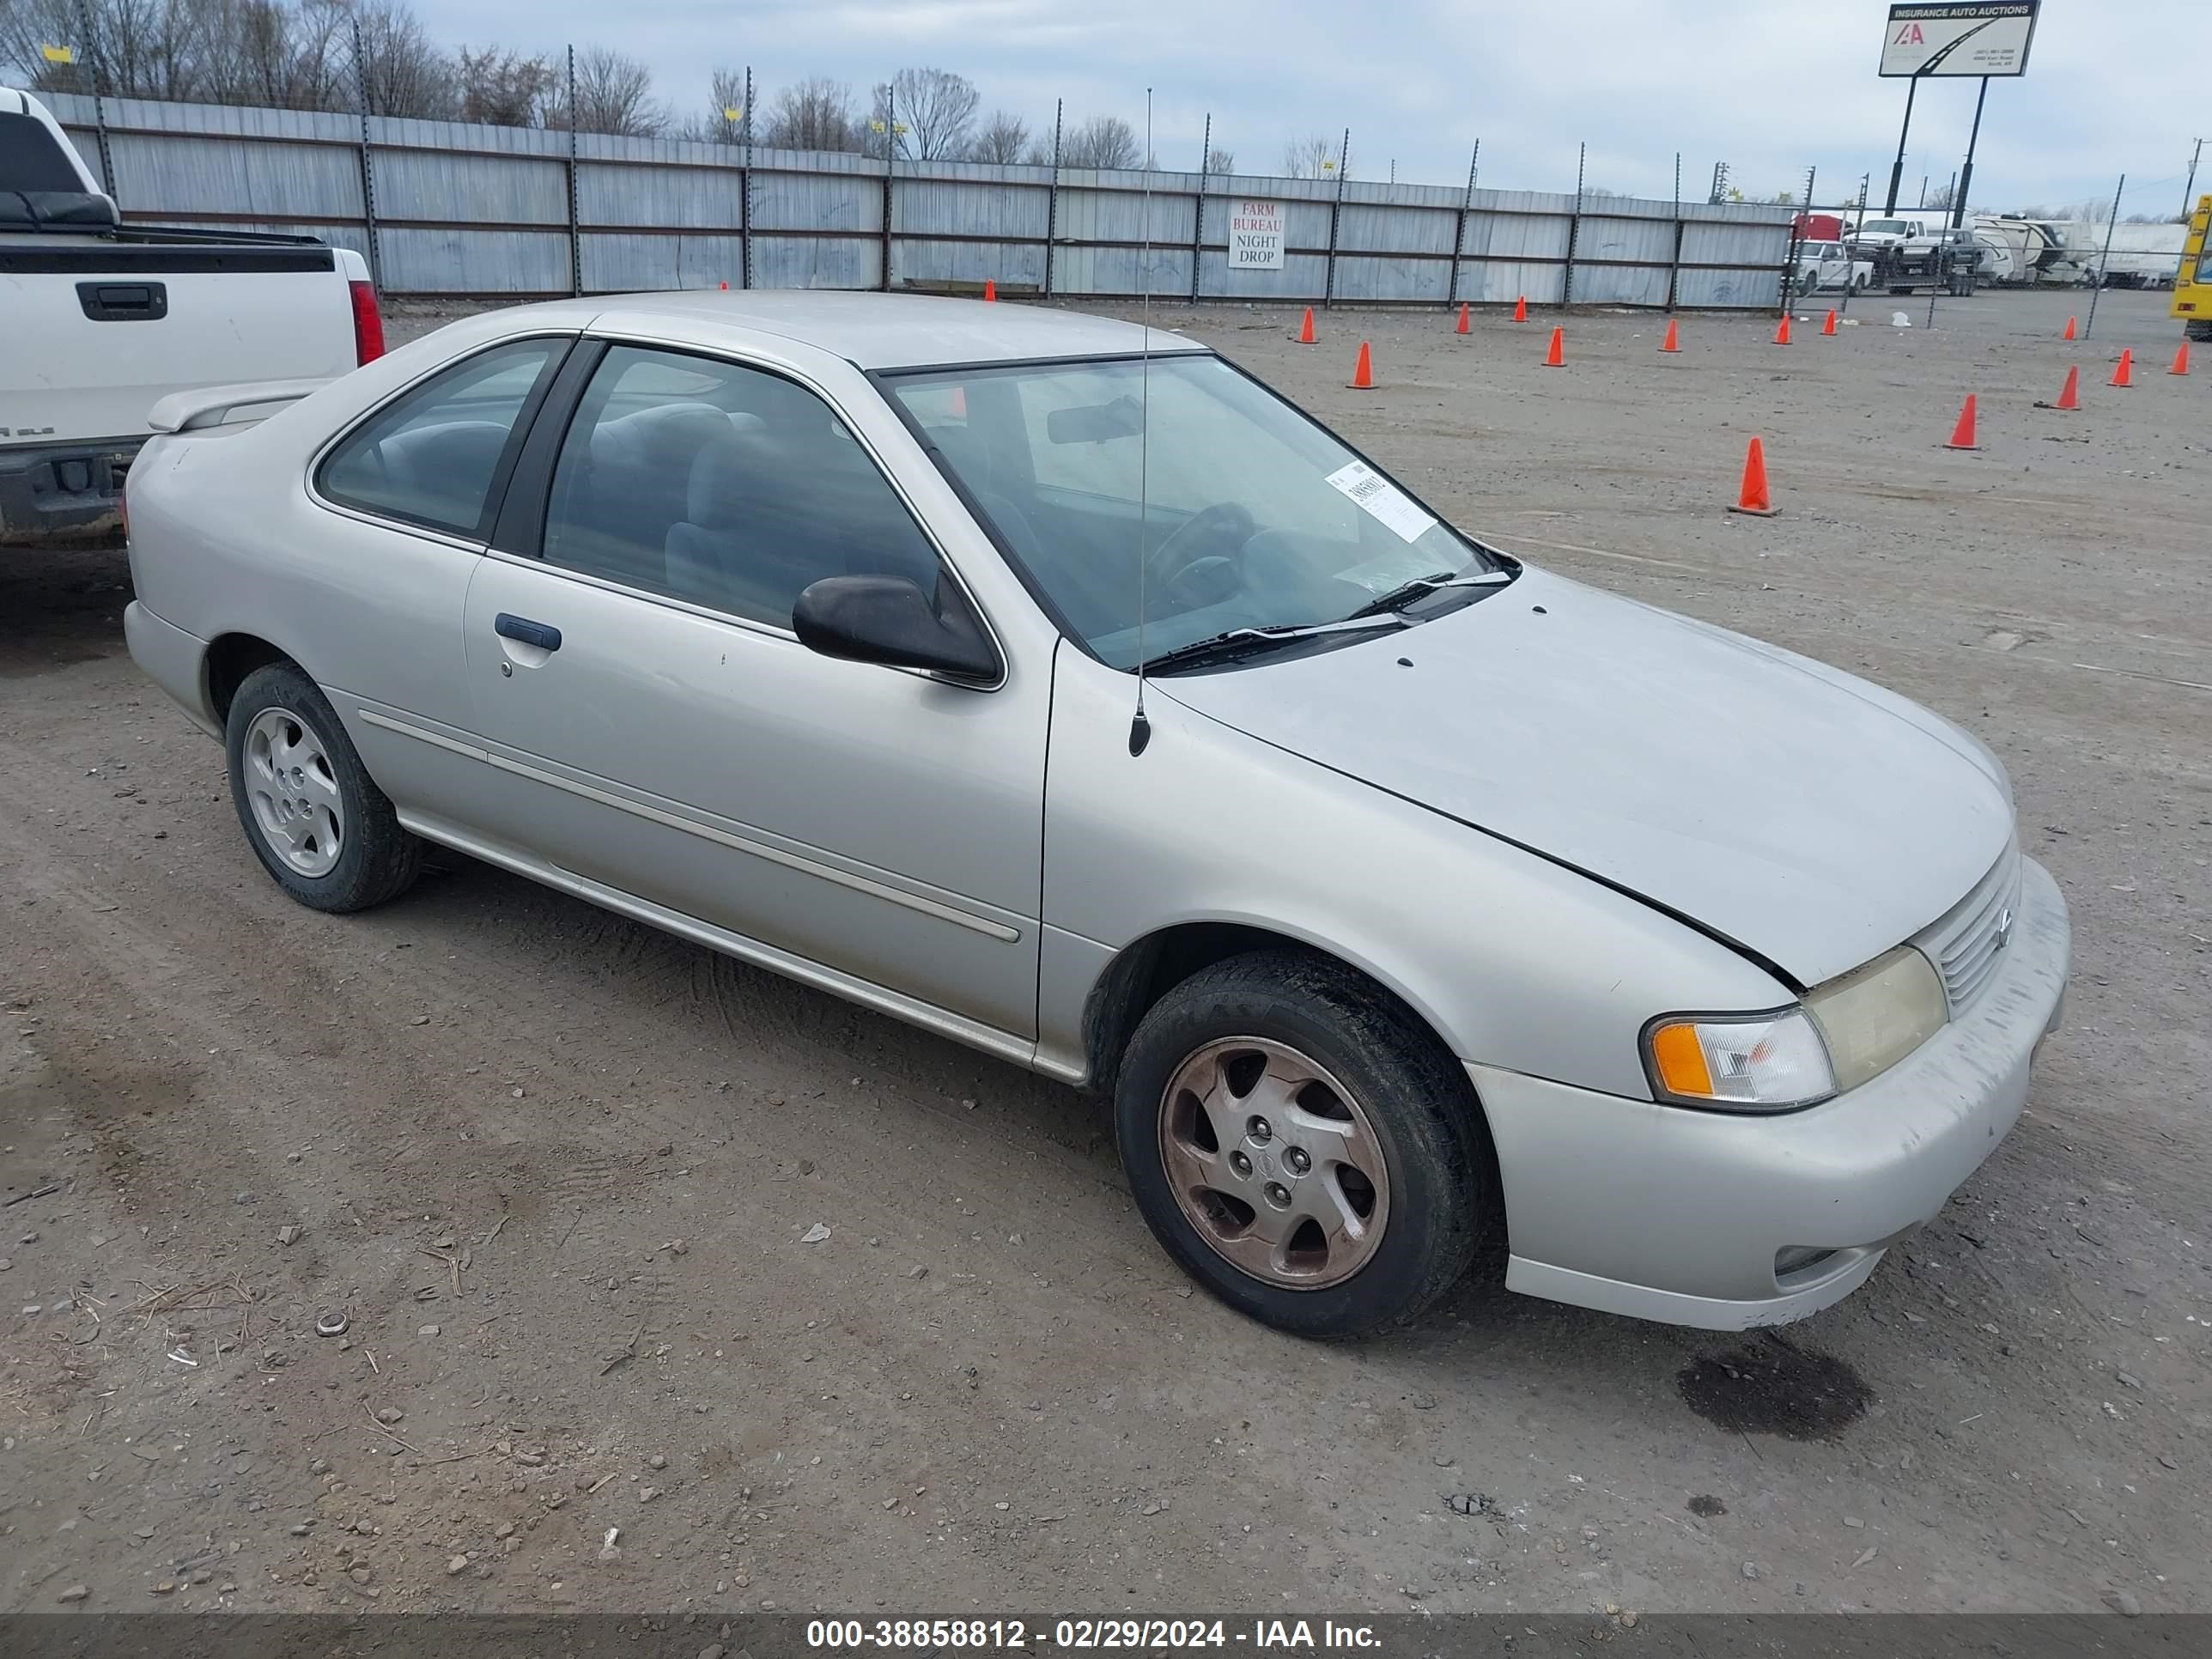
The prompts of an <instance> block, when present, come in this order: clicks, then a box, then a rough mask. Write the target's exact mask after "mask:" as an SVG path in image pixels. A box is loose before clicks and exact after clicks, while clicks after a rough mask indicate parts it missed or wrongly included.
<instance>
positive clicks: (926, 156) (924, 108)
mask: <svg viewBox="0 0 2212 1659" xmlns="http://www.w3.org/2000/svg"><path fill="white" fill-rule="evenodd" d="M980 101H981V100H980V98H979V97H978V96H977V94H976V91H975V82H972V81H970V80H969V78H968V77H967V76H964V75H955V74H953V73H952V71H951V70H941V69H902V70H900V71H899V72H898V73H897V74H896V75H894V76H891V78H890V80H889V81H888V82H884V83H882V84H880V85H878V87H877V88H876V89H875V94H874V100H873V107H872V114H871V116H870V119H869V125H868V132H869V137H870V143H869V149H870V151H871V152H872V154H876V155H881V154H882V153H883V151H884V145H885V144H886V143H889V142H890V141H891V140H894V139H895V140H896V141H897V145H898V154H899V155H905V156H911V157H914V158H915V159H917V160H920V161H942V160H944V159H945V158H946V157H948V156H954V155H959V154H961V153H962V151H963V150H964V149H966V148H967V146H968V135H969V131H970V130H971V129H972V128H973V127H974V125H975V106H976V105H977V104H978V103H979V102H980ZM893 112H896V116H897V120H896V124H894V122H893V120H892V114H893ZM894 125H896V131H894V130H893V128H894ZM879 127H880V128H881V129H882V131H878V130H877V129H878V128H879Z"/></svg>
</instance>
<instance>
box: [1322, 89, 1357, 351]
mask: <svg viewBox="0 0 2212 1659" xmlns="http://www.w3.org/2000/svg"><path fill="white" fill-rule="evenodd" d="M1351 171H1352V129H1351V128H1350V127H1346V128H1345V130H1344V148H1343V149H1341V150H1340V151H1339V152H1338V154H1337V161H1336V199H1335V200H1334V202H1331V203H1330V204H1329V206H1328V270H1327V271H1326V272H1325V273H1324V274H1323V276H1322V285H1321V308H1322V310H1323V311H1327V310H1328V309H1329V308H1330V307H1333V306H1334V305H1335V303H1336V229H1337V225H1338V223H1339V222H1340V221H1341V220H1342V219H1343V217H1344V176H1345V174H1346V173H1349V172H1351Z"/></svg>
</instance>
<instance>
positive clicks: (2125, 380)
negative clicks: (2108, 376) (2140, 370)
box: [2112, 350, 2136, 386]
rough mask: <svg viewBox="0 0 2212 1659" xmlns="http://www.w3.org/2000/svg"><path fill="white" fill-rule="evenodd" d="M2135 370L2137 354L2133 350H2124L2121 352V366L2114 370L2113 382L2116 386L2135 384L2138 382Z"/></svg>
mask: <svg viewBox="0 0 2212 1659" xmlns="http://www.w3.org/2000/svg"><path fill="white" fill-rule="evenodd" d="M2135 370H2136V354H2135V353H2134V351H2133V350H2127V351H2123V352H2122V353H2120V362H2119V367H2118V368H2115V369H2114V370H2113V371H2112V384H2113V385H2114V386H2133V385H2134V384H2135V383H2136V381H2135Z"/></svg>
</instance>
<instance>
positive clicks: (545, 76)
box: [454, 46, 561, 127]
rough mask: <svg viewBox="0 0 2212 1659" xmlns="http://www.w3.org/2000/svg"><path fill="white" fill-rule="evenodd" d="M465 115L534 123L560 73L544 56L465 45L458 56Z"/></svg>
mask: <svg viewBox="0 0 2212 1659" xmlns="http://www.w3.org/2000/svg"><path fill="white" fill-rule="evenodd" d="M454 73H455V76H456V78H457V79H458V81H459V87H460V106H461V119H463V120H464V121H481V122H483V123H484V124H486V125H489V126H495V127H534V126H536V125H538V120H539V118H540V117H541V116H542V115H543V114H544V110H545V107H546V106H547V104H548V103H549V102H550V101H551V98H552V94H553V90H554V88H555V85H556V82H558V81H559V80H560V78H561V77H560V76H559V75H558V74H556V71H555V70H554V68H553V65H552V64H550V63H549V62H548V61H547V60H546V59H544V58H538V57H532V56H530V55H528V54H526V53H524V52H510V51H506V50H502V49H501V47H498V46H486V47H484V48H483V50H482V51H481V52H471V51H470V50H469V49H468V48H467V47H466V46H463V47H462V48H461V49H460V52H459V55H458V57H457V58H456V60H455V64H454Z"/></svg>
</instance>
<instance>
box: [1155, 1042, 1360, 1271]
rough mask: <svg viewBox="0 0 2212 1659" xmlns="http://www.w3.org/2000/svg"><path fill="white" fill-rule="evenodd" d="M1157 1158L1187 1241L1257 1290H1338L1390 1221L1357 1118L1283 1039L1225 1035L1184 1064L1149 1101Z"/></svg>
mask: <svg viewBox="0 0 2212 1659" xmlns="http://www.w3.org/2000/svg"><path fill="white" fill-rule="evenodd" d="M1160 1161H1161V1163H1162V1164H1164V1165H1165V1166H1166V1168H1167V1171H1168V1176H1169V1180H1170V1182H1171V1183H1172V1188H1173V1191H1174V1194H1175V1199H1176V1203H1177V1204H1178V1205H1180V1206H1182V1212H1183V1216H1184V1218H1186V1219H1187V1220H1188V1221H1189V1223H1190V1224H1191V1226H1192V1228H1193V1229H1194V1231H1196V1232H1197V1234H1198V1236H1199V1237H1200V1238H1202V1239H1204V1240H1205V1241H1206V1243H1207V1244H1208V1245H1209V1246H1210V1247H1212V1249H1215V1250H1217V1251H1218V1252H1219V1253H1220V1254H1221V1255H1222V1256H1223V1257H1225V1259H1226V1260H1227V1261H1230V1262H1231V1264H1232V1265H1234V1266H1236V1267H1241V1268H1243V1270H1244V1271H1245V1272H1246V1273H1249V1274H1251V1275H1252V1276H1253V1277H1254V1278H1255V1279H1260V1280H1261V1281H1262V1282H1264V1283H1267V1284H1270V1285H1282V1286H1285V1288H1288V1289H1292V1290H1318V1289H1320V1288H1321V1287H1322V1286H1323V1285H1334V1284H1338V1283H1340V1282H1341V1281H1343V1280H1344V1279H1349V1278H1351V1277H1352V1274H1354V1273H1358V1271H1359V1270H1360V1269H1361V1268H1362V1267H1365V1266H1366V1265H1367V1263H1368V1261H1369V1260H1370V1258H1371V1257H1372V1256H1373V1255H1374V1254H1375V1251H1376V1246H1378V1245H1379V1244H1380V1243H1382V1242H1383V1230H1384V1229H1385V1228H1386V1227H1388V1226H1389V1225H1390V1172H1389V1167H1388V1165H1387V1164H1385V1163H1384V1161H1383V1147H1382V1143H1381V1142H1380V1141H1379V1140H1378V1139H1376V1134H1375V1131H1374V1129H1373V1127H1371V1126H1370V1124H1369V1122H1368V1121H1367V1114H1366V1112H1365V1111H1364V1109H1362V1108H1361V1106H1360V1104H1359V1103H1358V1100H1357V1099H1356V1098H1355V1097H1353V1096H1352V1091H1350V1090H1348V1089H1346V1087H1345V1086H1344V1085H1342V1084H1340V1083H1339V1082H1338V1081H1337V1080H1336V1079H1334V1078H1333V1077H1331V1076H1330V1075H1329V1074H1328V1071H1327V1069H1326V1068H1324V1067H1323V1066H1321V1065H1319V1064H1317V1063H1316V1061H1314V1060H1311V1059H1310V1058H1309V1057H1308V1056H1306V1055H1304V1054H1300V1053H1299V1052H1298V1051H1297V1049H1295V1048H1291V1047H1290V1046H1289V1045H1288V1044H1286V1043H1281V1042H1269V1041H1267V1039H1265V1038H1263V1037H1229V1038H1225V1039H1224V1040H1223V1041H1221V1042H1209V1043H1207V1044H1206V1046H1205V1047H1204V1048H1200V1049H1199V1050H1198V1052H1197V1053H1195V1054H1192V1055H1191V1056H1190V1058H1189V1059H1188V1060H1185V1061H1184V1062H1183V1063H1182V1066H1180V1067H1179V1068H1178V1069H1177V1070H1176V1074H1175V1076H1174V1077H1173V1078H1172V1079H1170V1080H1169V1083H1168V1086H1167V1091H1166V1094H1165V1096H1164V1098H1163V1099H1162V1101H1161V1103H1160Z"/></svg>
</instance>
